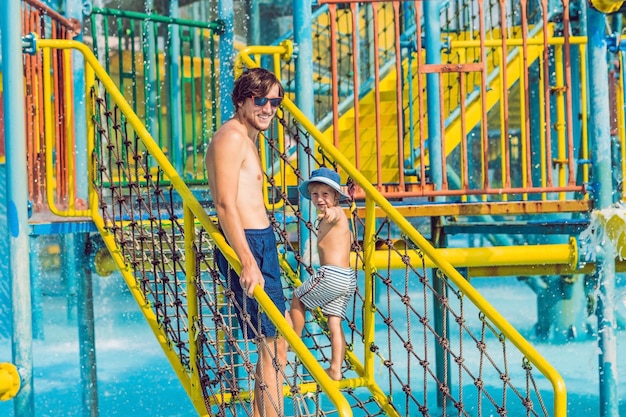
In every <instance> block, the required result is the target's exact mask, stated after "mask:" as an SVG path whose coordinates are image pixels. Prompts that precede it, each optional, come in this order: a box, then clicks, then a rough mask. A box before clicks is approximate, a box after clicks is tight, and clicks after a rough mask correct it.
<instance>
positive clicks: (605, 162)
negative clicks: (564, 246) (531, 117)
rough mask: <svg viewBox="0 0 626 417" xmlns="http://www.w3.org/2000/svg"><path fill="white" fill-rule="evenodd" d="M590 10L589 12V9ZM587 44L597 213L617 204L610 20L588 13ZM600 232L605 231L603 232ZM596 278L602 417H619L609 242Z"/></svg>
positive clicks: (603, 244)
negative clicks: (613, 173) (609, 61)
mask: <svg viewBox="0 0 626 417" xmlns="http://www.w3.org/2000/svg"><path fill="white" fill-rule="evenodd" d="M587 7H588V6H587ZM587 39H588V42H587V43H588V48H589V55H588V61H587V63H588V67H589V106H590V107H589V110H590V112H589V113H590V116H589V139H590V143H591V149H593V152H592V163H593V165H592V166H593V170H592V172H593V179H592V181H593V185H592V189H593V191H594V195H593V197H594V202H595V209H596V210H603V209H606V208H609V207H610V206H611V205H612V203H613V186H612V181H611V160H612V159H611V132H610V126H611V123H610V119H609V114H610V112H609V88H608V85H609V83H608V64H607V40H606V17H605V15H604V14H602V13H600V12H598V11H596V10H595V9H593V8H591V7H588V9H587ZM601 232H602V231H601ZM594 246H595V248H596V274H597V279H598V287H599V292H598V297H597V299H598V302H597V307H596V314H597V317H598V348H599V352H600V353H599V372H600V416H601V417H618V416H619V399H618V396H617V341H616V339H615V328H616V325H615V301H614V296H615V252H614V249H613V248H612V245H611V243H610V242H607V239H598V242H596V244H595V245H594Z"/></svg>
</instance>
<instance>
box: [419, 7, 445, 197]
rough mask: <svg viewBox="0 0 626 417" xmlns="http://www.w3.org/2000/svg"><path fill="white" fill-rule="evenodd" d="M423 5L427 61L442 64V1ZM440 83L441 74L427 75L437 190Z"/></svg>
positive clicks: (432, 171) (433, 176) (432, 175)
mask: <svg viewBox="0 0 626 417" xmlns="http://www.w3.org/2000/svg"><path fill="white" fill-rule="evenodd" d="M422 5H423V7H424V34H425V42H424V48H425V49H426V63H427V64H441V26H440V24H439V12H440V10H441V2H439V1H424V2H422ZM418 53H419V51H418ZM439 84H440V83H439V74H427V75H426V108H427V111H428V154H429V160H430V179H431V181H432V182H433V184H434V185H435V188H436V189H437V190H441V187H442V184H443V175H444V173H443V168H442V164H441V155H442V149H441V124H440V120H441V110H440V109H441V106H440V101H439V89H440V85H439Z"/></svg>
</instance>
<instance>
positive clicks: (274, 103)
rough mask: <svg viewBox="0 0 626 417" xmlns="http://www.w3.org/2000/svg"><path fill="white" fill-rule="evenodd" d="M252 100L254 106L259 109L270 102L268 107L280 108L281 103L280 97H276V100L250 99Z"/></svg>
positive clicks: (265, 98) (264, 98)
mask: <svg viewBox="0 0 626 417" xmlns="http://www.w3.org/2000/svg"><path fill="white" fill-rule="evenodd" d="M252 99H253V100H254V105H255V106H259V107H263V106H265V105H266V104H267V102H268V101H269V102H270V105H271V106H272V107H278V106H280V103H282V102H283V98H282V97H276V98H267V97H252Z"/></svg>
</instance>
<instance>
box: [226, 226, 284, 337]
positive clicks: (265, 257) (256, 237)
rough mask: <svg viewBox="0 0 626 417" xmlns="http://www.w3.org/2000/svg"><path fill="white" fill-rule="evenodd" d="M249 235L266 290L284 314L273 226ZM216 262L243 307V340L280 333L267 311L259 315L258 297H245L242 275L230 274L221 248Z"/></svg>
mask: <svg viewBox="0 0 626 417" xmlns="http://www.w3.org/2000/svg"><path fill="white" fill-rule="evenodd" d="M245 234H246V239H247V240H248V246H250V250H251V251H252V254H253V255H254V259H256V262H257V264H258V265H259V269H260V270H261V273H262V274H263V277H264V278H265V287H264V290H265V292H266V293H267V295H268V296H269V297H270V299H271V300H272V301H273V302H274V304H276V307H277V308H278V311H280V312H281V313H283V314H284V313H285V310H286V305H285V295H284V293H283V285H282V282H281V280H280V266H278V251H277V245H276V236H275V235H274V231H273V230H272V226H269V227H268V228H266V229H246V230H245ZM215 260H216V262H217V267H218V269H219V270H220V272H221V273H222V275H223V276H224V277H225V278H226V285H227V286H228V287H229V288H230V289H231V290H232V291H233V293H234V295H235V300H237V304H238V305H239V306H240V308H237V307H236V308H235V310H236V312H237V318H238V319H239V325H240V326H241V328H242V332H243V337H244V338H247V339H254V338H255V337H257V335H259V334H262V335H263V336H264V337H276V335H277V331H276V327H275V326H274V323H272V321H271V320H270V319H269V317H268V316H267V314H265V312H263V310H261V311H260V312H259V304H258V302H257V301H256V300H255V299H254V298H250V297H247V296H246V295H245V292H244V290H243V288H241V284H240V283H239V276H238V275H237V273H236V272H235V271H234V270H232V269H231V270H230V271H229V269H230V266H229V264H228V261H227V260H226V258H225V257H224V255H222V252H220V251H219V250H218V249H216V250H215ZM244 312H245V314H246V315H248V316H249V318H248V320H246V319H245V318H244V317H243V314H244ZM244 326H245V327H244ZM259 326H260V327H259ZM253 328H254V329H255V330H253Z"/></svg>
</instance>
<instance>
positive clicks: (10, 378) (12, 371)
mask: <svg viewBox="0 0 626 417" xmlns="http://www.w3.org/2000/svg"><path fill="white" fill-rule="evenodd" d="M20 383H21V382H20V374H19V373H18V372H17V368H16V367H15V365H13V364H12V363H8V362H2V363H0V401H7V400H10V399H12V398H15V396H16V395H17V393H18V392H19V390H20Z"/></svg>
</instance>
